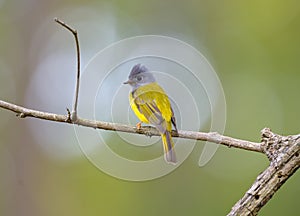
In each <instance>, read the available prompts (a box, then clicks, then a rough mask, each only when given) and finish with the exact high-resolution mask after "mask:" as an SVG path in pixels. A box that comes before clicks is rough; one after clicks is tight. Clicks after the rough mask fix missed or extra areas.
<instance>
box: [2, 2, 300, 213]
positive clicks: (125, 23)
mask: <svg viewBox="0 0 300 216" xmlns="http://www.w3.org/2000/svg"><path fill="white" fill-rule="evenodd" d="M54 17H60V18H61V19H63V20H65V21H66V22H67V23H69V24H70V25H72V26H73V27H75V28H76V29H77V30H78V31H79V36H80V45H81V52H82V64H83V65H85V64H86V63H87V61H88V60H89V59H90V58H91V57H92V56H94V55H95V54H96V53H97V52H98V51H99V50H101V49H103V48H105V47H106V46H108V45H110V44H111V43H113V42H116V41H118V40H120V39H124V38H127V37H132V36H136V35H144V34H158V35H166V36H171V37H175V38H178V39H180V40H183V41H185V42H187V43H189V44H191V45H192V46H193V47H195V48H197V49H198V50H200V51H201V52H202V53H203V54H204V55H205V56H206V57H207V58H208V60H209V61H210V62H211V64H212V65H213V67H214V68H215V70H216V72H217V74H218V75H219V77H220V80H221V82H222V84H223V88H224V92H225V95H226V102H227V123H226V130H225V134H226V135H229V136H232V137H236V138H242V139H246V140H252V141H259V140H260V130H261V129H262V128H264V127H270V128H271V129H272V130H273V131H274V132H277V133H280V134H285V135H287V134H297V133H299V126H298V118H299V114H298V112H299V111H298V110H299V108H298V107H299V100H298V97H297V96H298V92H299V91H298V84H299V79H300V73H299V71H298V70H299V67H300V61H299V55H300V40H299V38H300V28H299V23H300V3H299V2H298V1H293V0H287V1H271V0H263V1H247V2H246V1H226V2H225V1H190V0H188V1H179V0H173V1H171V0H166V1H156V0H155V1H134V0H129V1H122V0H111V1H80V0H78V1H67V0H62V1H57V0H54V1H46V0H44V1H38V0H25V1H16V0H13V1H8V0H0V33H1V34H0V35H1V36H0V38H1V40H0V89H1V90H0V98H1V99H2V100H6V101H9V102H14V103H17V104H20V105H25V106H27V107H30V108H35V109H38V110H45V111H49V112H55V113H61V114H64V113H65V112H66V111H65V109H66V107H71V104H72V99H73V89H74V77H75V76H74V74H73V73H74V71H75V68H76V64H75V52H74V41H73V38H72V37H71V35H70V34H69V33H68V32H66V31H65V30H64V29H62V28H61V27H59V26H58V25H56V24H55V23H54V22H53V18H54ZM45 98H46V99H45ZM0 119H1V121H0V137H1V138H0V171H1V178H0V194H1V195H0V215H8V216H14V215H31V216H34V215H45V216H52V215H56V216H58V215H225V214H226V213H228V212H229V211H230V209H231V207H232V206H233V205H234V203H235V202H236V201H237V200H239V199H240V198H241V197H242V196H243V194H244V192H245V191H246V190H247V189H248V188H249V186H250V185H251V184H252V182H253V181H254V180H255V178H256V176H257V175H258V174H259V173H260V172H262V171H263V170H264V169H265V168H266V167H267V166H268V160H267V159H266V157H265V156H264V155H261V154H258V153H253V152H247V151H244V150H237V149H232V148H231V149H228V148H226V147H220V148H219V149H218V151H217V153H216V154H215V156H214V157H213V159H212V160H211V161H210V162H209V163H208V164H206V166H204V167H201V168H200V167H199V166H198V165H197V164H198V159H199V155H200V153H201V150H202V148H203V143H202V142H197V145H196V147H195V148H194V151H193V152H192V154H191V155H190V157H189V158H188V159H187V160H186V161H185V162H184V163H183V164H182V165H181V166H180V167H179V168H177V169H176V170H175V171H174V172H172V173H170V174H169V175H167V176H164V177H162V178H159V179H155V180H152V181H146V182H130V181H124V180H120V179H117V178H114V177H111V176H109V175H107V174H105V173H103V172H101V171H99V170H98V169H97V168H95V167H94V166H93V165H92V164H91V163H90V162H89V161H88V160H87V159H86V157H85V156H84V155H83V154H82V152H81V151H80V148H79V146H78V144H77V140H76V137H75V136H74V130H73V128H72V127H71V126H70V125H65V124H59V123H52V122H46V121H41V120H36V119H18V118H16V117H15V115H14V114H13V113H11V112H8V111H6V110H0ZM112 142H113V139H112ZM299 181H300V176H299V172H298V173H296V174H294V176H293V177H292V178H291V179H289V180H288V182H287V183H286V184H285V185H284V186H283V187H282V188H281V189H280V190H279V191H278V192H277V193H276V195H275V196H274V197H273V198H272V200H271V201H270V202H269V203H268V204H267V205H266V206H265V207H264V208H263V209H262V210H261V215H297V212H298V211H297V210H298V206H297V204H298V194H299V192H300V189H299Z"/></svg>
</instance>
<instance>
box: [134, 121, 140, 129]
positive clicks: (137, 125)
mask: <svg viewBox="0 0 300 216" xmlns="http://www.w3.org/2000/svg"><path fill="white" fill-rule="evenodd" d="M135 126H136V128H137V129H138V130H140V129H141V127H142V122H138V123H137V124H136V125H135Z"/></svg>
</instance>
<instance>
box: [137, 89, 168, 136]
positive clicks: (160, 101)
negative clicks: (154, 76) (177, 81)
mask: <svg viewBox="0 0 300 216" xmlns="http://www.w3.org/2000/svg"><path fill="white" fill-rule="evenodd" d="M148 88H149V89H148ZM134 103H135V104H136V106H137V108H138V110H139V112H140V113H141V114H143V115H144V116H145V118H147V119H148V121H149V123H151V124H153V125H154V126H156V127H157V128H158V130H159V131H160V132H161V133H164V132H165V130H166V129H167V130H171V127H170V126H169V125H171V123H170V122H171V118H172V113H173V112H172V109H171V106H170V101H169V98H168V96H167V95H166V94H165V92H164V91H163V89H162V88H161V87H160V86H159V85H157V84H155V85H153V84H151V86H141V87H140V88H139V89H138V90H137V91H136V92H135V96H134Z"/></svg>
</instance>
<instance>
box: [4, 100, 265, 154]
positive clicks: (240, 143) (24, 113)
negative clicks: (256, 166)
mask: <svg viewBox="0 0 300 216" xmlns="http://www.w3.org/2000/svg"><path fill="white" fill-rule="evenodd" d="M0 107H2V108H4V109H7V110H10V111H13V112H15V113H17V116H19V117H21V118H25V117H33V118H38V119H44V120H48V121H56V122H62V123H69V124H77V125H80V126H85V127H91V128H95V129H103V130H111V131H121V132H127V133H137V134H145V135H147V136H160V133H159V132H158V131H157V130H156V128H154V127H151V126H146V127H141V128H140V129H137V128H136V127H132V126H129V125H125V124H119V123H111V122H103V121H95V120H89V119H83V118H80V117H78V116H77V119H76V121H74V122H73V121H72V119H71V118H69V114H67V115H59V114H54V113H48V112H41V111H37V110H32V109H27V108H25V107H22V106H17V105H15V104H12V103H8V102H5V101H2V100H0ZM172 136H173V137H179V138H186V139H193V140H202V141H209V142H213V143H217V144H221V145H225V146H228V147H234V148H240V149H245V150H249V151H255V152H261V153H262V152H263V150H262V148H261V143H255V142H250V141H245V140H240V139H235V138H231V137H227V136H223V135H220V134H218V133H216V132H209V133H204V132H195V131H183V130H179V131H178V133H176V131H172Z"/></svg>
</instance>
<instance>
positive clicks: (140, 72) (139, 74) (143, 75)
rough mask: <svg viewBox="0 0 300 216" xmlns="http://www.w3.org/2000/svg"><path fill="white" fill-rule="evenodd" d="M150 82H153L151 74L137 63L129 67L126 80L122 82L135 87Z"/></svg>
mask: <svg viewBox="0 0 300 216" xmlns="http://www.w3.org/2000/svg"><path fill="white" fill-rule="evenodd" d="M152 82H155V78H154V76H153V74H152V73H151V72H150V71H149V70H148V68H146V67H145V66H144V65H141V64H137V65H135V66H134V67H133V68H132V69H131V72H130V74H129V77H128V80H127V81H126V82H124V84H129V85H131V86H132V87H133V89H136V88H138V87H139V86H142V85H147V84H149V83H152Z"/></svg>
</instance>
